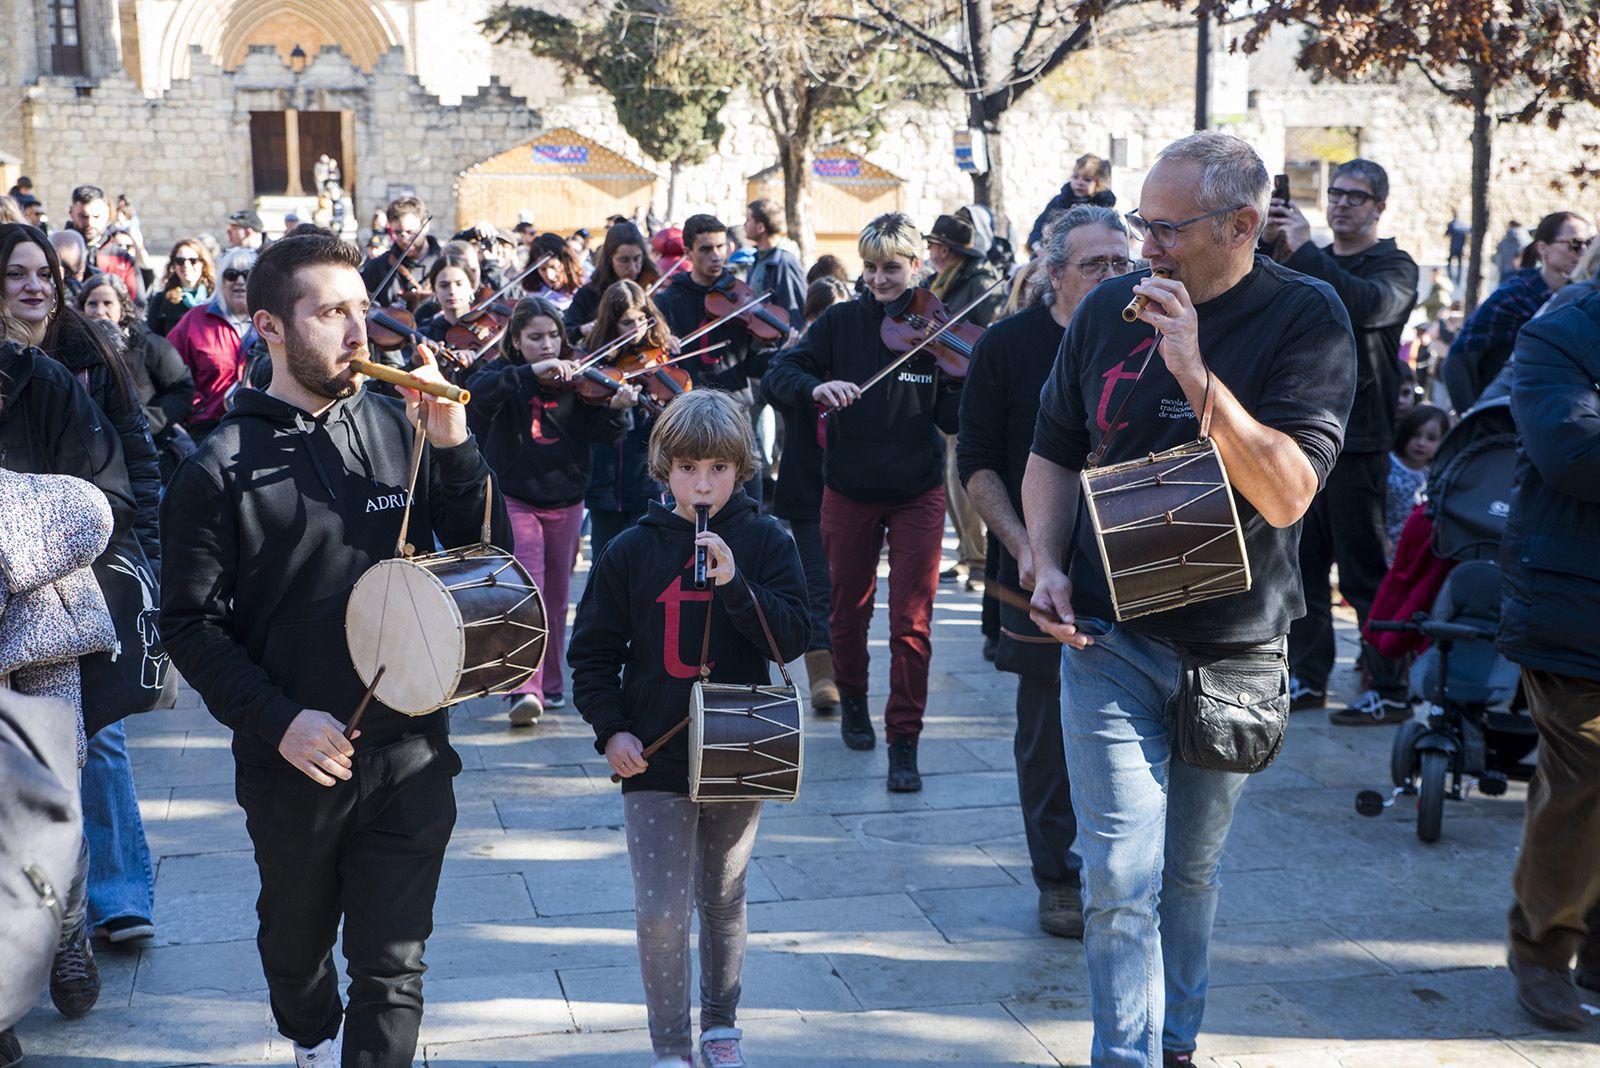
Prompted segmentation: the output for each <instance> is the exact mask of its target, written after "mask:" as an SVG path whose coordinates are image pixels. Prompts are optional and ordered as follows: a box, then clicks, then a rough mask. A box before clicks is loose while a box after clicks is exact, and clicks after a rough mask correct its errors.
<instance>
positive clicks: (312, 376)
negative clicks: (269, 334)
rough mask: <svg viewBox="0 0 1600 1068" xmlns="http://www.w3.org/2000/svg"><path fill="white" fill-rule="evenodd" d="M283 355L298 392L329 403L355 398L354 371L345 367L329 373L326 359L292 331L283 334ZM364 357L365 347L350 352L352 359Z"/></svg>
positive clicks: (328, 362)
mask: <svg viewBox="0 0 1600 1068" xmlns="http://www.w3.org/2000/svg"><path fill="white" fill-rule="evenodd" d="M283 354H284V358H285V362H286V363H287V364H288V370H289V377H290V378H292V379H294V380H295V382H296V383H297V384H298V385H299V386H300V387H301V388H302V389H305V390H307V391H309V392H310V393H312V394H313V395H314V396H318V397H322V398H324V399H325V400H331V401H336V400H343V399H345V398H346V397H353V396H355V392H356V390H357V388H359V387H358V386H357V385H356V383H355V372H353V371H352V370H350V368H349V367H345V368H344V369H343V370H332V369H331V368H330V366H329V364H330V361H329V360H328V358H327V357H326V356H324V355H323V354H322V353H320V352H318V351H317V350H316V348H315V347H314V346H312V345H309V344H307V343H306V342H305V340H304V339H302V338H301V337H300V336H299V335H298V334H296V333H295V332H294V330H293V329H289V330H285V331H284V336H283ZM366 355H367V350H366V349H365V348H363V349H360V350H359V351H357V352H355V353H352V356H359V357H362V358H363V359H365V358H366Z"/></svg>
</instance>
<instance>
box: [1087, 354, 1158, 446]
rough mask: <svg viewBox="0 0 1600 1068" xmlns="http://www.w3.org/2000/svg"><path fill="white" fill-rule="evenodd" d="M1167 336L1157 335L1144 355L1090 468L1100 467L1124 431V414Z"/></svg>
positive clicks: (1101, 440)
mask: <svg viewBox="0 0 1600 1068" xmlns="http://www.w3.org/2000/svg"><path fill="white" fill-rule="evenodd" d="M1166 336H1167V335H1165V334H1160V333H1158V334H1156V343H1155V344H1154V345H1151V346H1150V351H1149V352H1147V353H1145V354H1144V363H1142V364H1140V365H1139V373H1138V374H1136V375H1134V376H1133V385H1131V386H1129V387H1128V393H1127V395H1126V396H1125V397H1123V398H1122V403H1121V404H1119V405H1117V411H1116V414H1115V415H1113V416H1112V417H1111V425H1110V426H1108V427H1106V433H1105V437H1103V438H1101V439H1100V447H1099V448H1098V449H1096V450H1094V455H1093V456H1091V457H1089V466H1090V467H1099V466H1100V461H1101V460H1104V459H1105V457H1106V450H1107V449H1109V448H1111V440H1112V439H1113V438H1115V437H1116V436H1117V431H1119V430H1121V429H1122V413H1123V412H1126V411H1127V410H1128V402H1129V401H1131V400H1133V395H1134V393H1136V392H1137V391H1138V389H1139V383H1140V382H1141V381H1142V380H1143V379H1144V373H1145V372H1146V371H1148V370H1149V369H1150V361H1151V360H1153V359H1155V356H1156V353H1157V352H1158V351H1160V349H1161V342H1162V341H1163V340H1165V338H1166Z"/></svg>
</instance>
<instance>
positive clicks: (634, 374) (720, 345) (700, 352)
mask: <svg viewBox="0 0 1600 1068" xmlns="http://www.w3.org/2000/svg"><path fill="white" fill-rule="evenodd" d="M731 344H733V342H731V341H719V342H717V343H716V344H715V345H706V346H704V347H703V348H698V349H695V350H694V351H693V352H685V353H683V354H682V355H679V356H674V357H673V358H672V359H670V360H662V361H661V362H660V363H653V364H651V365H650V366H649V367H642V368H640V369H639V370H637V371H629V372H628V373H627V374H626V375H624V376H623V377H624V378H626V379H633V378H638V377H639V376H641V375H647V374H649V373H650V372H651V371H657V370H660V369H661V368H663V367H671V366H672V365H673V364H675V363H682V362H683V361H684V360H687V359H688V358H689V357H691V356H704V355H705V354H706V353H708V352H716V351H717V350H718V349H725V348H727V347H728V346H729V345H731Z"/></svg>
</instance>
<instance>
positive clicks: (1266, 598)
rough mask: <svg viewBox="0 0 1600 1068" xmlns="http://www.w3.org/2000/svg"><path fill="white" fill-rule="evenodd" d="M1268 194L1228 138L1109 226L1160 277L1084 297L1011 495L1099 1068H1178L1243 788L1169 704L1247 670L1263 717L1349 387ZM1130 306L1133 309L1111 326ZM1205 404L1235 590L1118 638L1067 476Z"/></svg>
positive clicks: (1213, 138)
mask: <svg viewBox="0 0 1600 1068" xmlns="http://www.w3.org/2000/svg"><path fill="white" fill-rule="evenodd" d="M1267 196H1268V179H1267V171H1266V168H1265V167H1264V166H1263V165H1262V163H1261V160H1260V158H1259V157H1258V156H1257V155H1256V154H1255V152H1254V151H1253V150H1252V149H1251V148H1250V146H1249V145H1247V144H1246V143H1245V142H1243V141H1240V140H1239V139H1238V138H1235V137H1229V136H1227V135H1224V134H1216V133H1197V134H1193V135H1191V136H1189V137H1186V138H1184V139H1183V140H1181V141H1178V142H1176V143H1175V144H1172V145H1170V146H1168V147H1167V149H1166V150H1165V151H1164V152H1162V154H1161V156H1160V158H1159V159H1158V160H1157V161H1156V164H1155V166H1154V167H1153V168H1152V169H1151V171H1150V174H1149V176H1148V177H1147V178H1146V179H1145V183H1144V187H1143V190H1142V192H1141V197H1140V201H1139V208H1138V210H1137V211H1136V212H1133V213H1131V214H1129V215H1128V216H1127V223H1128V227H1129V230H1130V231H1131V232H1132V234H1133V235H1134V237H1136V238H1138V239H1139V240H1140V241H1142V243H1143V244H1142V248H1141V252H1142V254H1143V255H1144V257H1145V258H1147V259H1148V260H1149V261H1150V264H1151V267H1152V268H1154V269H1157V270H1160V271H1162V272H1164V273H1165V274H1166V277H1156V276H1155V275H1154V274H1153V273H1144V272H1137V273H1134V274H1131V275H1128V276H1125V277H1122V278H1113V279H1110V280H1108V281H1105V282H1102V283H1101V284H1100V285H1098V286H1096V287H1095V288H1094V289H1093V290H1091V291H1090V292H1089V294H1088V295H1087V296H1086V297H1084V298H1083V301H1082V303H1081V304H1079V306H1078V310H1077V312H1076V314H1075V315H1074V316H1073V317H1072V321H1071V324H1070V325H1069V326H1068V327H1067V332H1066V336H1065V337H1064V338H1063V339H1062V342H1061V347H1060V350H1059V352H1058V354H1057V356H1056V361H1055V367H1054V369H1053V370H1052V371H1051V374H1050V378H1049V381H1048V382H1047V383H1046V384H1045V387H1044V393H1043V396H1042V398H1041V401H1040V407H1039V419H1038V424H1037V426H1036V428H1035V431H1034V439H1033V454H1032V455H1031V456H1030V457H1029V458H1028V466H1027V472H1026V474H1025V475H1024V477H1023V483H1022V504H1023V515H1024V518H1025V520H1026V523H1027V530H1028V536H1029V541H1030V547H1031V551H1032V556H1033V564H1034V570H1035V572H1036V576H1037V577H1036V585H1035V588H1034V594H1033V600H1032V613H1031V614H1032V618H1033V620H1034V622H1035V623H1036V624H1037V625H1038V626H1039V627H1040V629H1041V630H1042V631H1044V633H1046V634H1049V635H1050V636H1052V637H1054V638H1056V639H1057V640H1058V641H1060V642H1062V643H1063V646H1064V648H1063V650H1062V657H1061V718H1062V734H1063V740H1064V747H1065V751H1066V764H1067V770H1068V774H1069V776H1070V778H1071V780H1072V808H1073V812H1074V814H1075V815H1076V817H1077V852H1078V854H1079V856H1081V857H1082V859H1083V868H1082V880H1083V896H1084V902H1083V913H1084V951H1085V957H1086V962H1087V966H1088V974H1089V1002H1090V1012H1091V1015H1092V1016H1093V1019H1094V1048H1093V1060H1094V1064H1095V1065H1096V1066H1097V1068H1150V1066H1151V1065H1156V1064H1163V1065H1186V1064H1192V1063H1193V1062H1194V1049H1195V1037H1196V1035H1198V1033H1199V1031H1200V1023H1201V1018H1202V1016H1203V1015H1204V1012H1205V999H1206V988H1207V984H1208V980H1209V964H1208V953H1209V946H1210V941H1211V928H1212V922H1213V920H1214V918H1215V916H1216V910H1217V900H1218V895H1219V884H1218V879H1217V873H1218V869H1219V867H1220V862H1221V857H1222V848H1223V844H1224V842H1225V841H1226V840H1227V837H1228V830H1229V828H1230V827H1231V825H1232V822H1233V812H1234V807H1235V805H1236V804H1237V802H1238V800H1239V796H1240V794H1241V793H1242V791H1243V789H1244V783H1245V775H1244V774H1242V773H1239V772H1234V771H1225V770H1219V769H1218V768H1217V767H1216V766H1214V765H1215V764H1216V763H1217V762H1216V761H1206V760H1203V759H1201V757H1200V756H1199V755H1198V754H1196V753H1194V752H1192V751H1191V753H1190V755H1191V757H1192V758H1193V759H1194V760H1195V763H1188V762H1186V761H1185V760H1184V759H1183V758H1182V757H1181V756H1180V755H1179V746H1178V744H1177V740H1176V737H1177V736H1176V728H1177V726H1178V725H1179V723H1178V717H1180V716H1188V715H1191V714H1190V713H1186V712H1185V711H1184V708H1183V703H1182V702H1180V701H1179V700H1178V698H1179V696H1180V687H1181V685H1182V684H1183V682H1184V680H1185V678H1186V677H1187V676H1190V675H1192V674H1193V673H1194V667H1193V665H1194V663H1195V661H1200V662H1205V663H1214V664H1218V665H1221V664H1223V663H1226V664H1227V665H1230V666H1238V665H1241V664H1245V663H1248V664H1249V665H1250V667H1251V668H1252V672H1251V674H1252V677H1256V678H1257V681H1259V682H1260V684H1261V685H1260V692H1258V694H1257V696H1256V697H1254V698H1246V697H1245V696H1244V695H1242V694H1241V695H1240V700H1247V701H1249V702H1252V703H1253V702H1256V701H1259V702H1261V703H1262V704H1263V705H1264V706H1265V708H1264V709H1263V711H1268V712H1276V713H1280V714H1281V710H1282V708H1283V705H1284V704H1286V702H1287V695H1286V690H1287V670H1286V667H1285V663H1284V658H1283V656H1284V644H1285V642H1284V638H1285V635H1286V634H1287V632H1288V630H1289V624H1290V622H1291V621H1292V620H1293V619H1294V618H1295V617H1297V616H1299V615H1300V614H1301V612H1302V611H1304V604H1303V602H1302V598H1301V590H1300V581H1299V576H1298V574H1297V567H1296V554H1297V550H1298V542H1299V537H1300V528H1299V520H1300V518H1301V517H1302V516H1303V515H1304V514H1305V513H1306V510H1307V509H1308V508H1310V507H1311V502H1312V499H1313V498H1314V497H1315V495H1316V493H1317V491H1318V490H1319V489H1320V488H1321V486H1322V483H1323V480H1324V479H1325V478H1326V477H1327V474H1328V472H1329V471H1330V470H1331V469H1332V468H1333V464H1334V460H1335V459H1336V457H1337V456H1338V453H1339V448H1340V445H1341V443H1342V441H1343V437H1344V423H1345V420H1346V419H1347V418H1348V416H1349V412H1350V401H1351V397H1352V395H1353V393H1354V389H1355V376H1356V370H1355V364H1356V356H1355V341H1354V338H1353V337H1352V335H1351V332H1350V321H1349V317H1348V316H1347V315H1346V314H1345V310H1344V306H1343V305H1342V304H1341V303H1340V301H1339V298H1338V295H1337V294H1335V293H1334V291H1333V289H1332V288H1331V287H1329V286H1328V285H1327V284H1326V283H1324V282H1321V281H1318V280H1316V279H1313V278H1308V277H1307V276H1305V275H1302V274H1299V273H1296V272H1294V271H1291V270H1289V269H1288V268H1286V267H1282V266H1280V265H1278V264H1276V263H1273V262H1272V261H1271V260H1269V259H1267V258H1264V257H1258V256H1256V255H1255V245H1256V238H1257V237H1258V236H1259V234H1260V232H1261V227H1262V223H1263V222H1264V221H1265V218H1266V214H1267ZM1132 296H1143V297H1145V298H1146V299H1147V300H1148V303H1147V304H1146V305H1145V306H1144V307H1143V309H1142V310H1140V311H1139V312H1138V315H1137V318H1136V319H1135V320H1134V321H1133V322H1126V321H1124V319H1123V317H1122V311H1123V309H1124V307H1125V306H1127V305H1128V304H1129V298H1130V297H1132ZM1141 368H1143V373H1142V374H1141ZM1207 409H1209V412H1210V426H1209V433H1210V439H1211V441H1212V442H1213V443H1214V444H1215V445H1216V447H1217V449H1218V451H1219V453H1220V455H1221V458H1222V460H1223V462H1224V463H1225V464H1226V467H1227V472H1228V475H1229V477H1230V478H1231V481H1232V487H1233V498H1234V506H1235V507H1236V508H1237V510H1238V515H1239V518H1240V520H1241V521H1242V523H1243V541H1244V549H1245V553H1246V555H1247V557H1248V560H1249V565H1250V573H1251V575H1252V577H1253V583H1252V585H1251V586H1250V588H1249V589H1248V590H1247V591H1245V592H1242V593H1236V594H1232V595H1228V596H1222V597H1216V598H1212V599H1210V600H1206V601H1203V602H1200V603H1189V604H1185V605H1182V606H1179V607H1174V608H1168V609H1166V610H1163V611H1157V612H1153V613H1150V614H1147V615H1142V616H1139V617H1137V618H1134V619H1131V620H1127V621H1122V622H1118V621H1116V611H1115V609H1114V608H1113V603H1112V599H1111V594H1110V589H1109V583H1108V580H1107V576H1106V567H1105V564H1104V562H1103V559H1102V556H1101V552H1100V547H1099V544H1098V542H1097V539H1096V537H1095V536H1094V532H1093V531H1092V530H1091V529H1090V527H1089V524H1087V523H1085V522H1080V521H1079V517H1080V514H1081V513H1082V511H1083V508H1082V504H1083V501H1082V499H1081V491H1080V483H1079V472H1080V471H1082V470H1083V469H1084V468H1085V466H1086V465H1087V464H1088V463H1089V462H1090V457H1091V456H1095V454H1096V453H1097V452H1104V455H1103V456H1095V459H1096V460H1099V461H1103V462H1104V463H1105V464H1108V465H1109V464H1114V463H1117V462H1119V461H1123V460H1128V459H1133V458H1136V457H1142V456H1144V455H1146V454H1147V453H1152V452H1159V451H1163V450H1166V449H1169V448H1173V447H1176V446H1179V445H1184V444H1187V443H1190V442H1193V441H1194V440H1195V439H1196V437H1197V436H1199V433H1200V425H1199V422H1198V419H1197V416H1196V413H1198V412H1201V411H1203V410H1207ZM1113 427H1115V436H1114V437H1109V438H1108V434H1111V433H1112V432H1113V431H1112V428H1113ZM1105 441H1110V442H1111V445H1110V446H1109V447H1108V448H1106V449H1103V450H1102V449H1100V448H1099V447H1100V445H1101V444H1102V442H1105ZM1242 688H1243V687H1240V689H1241V690H1242ZM1202 765H1212V766H1202Z"/></svg>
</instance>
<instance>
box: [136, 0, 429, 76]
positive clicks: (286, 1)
mask: <svg viewBox="0 0 1600 1068" xmlns="http://www.w3.org/2000/svg"><path fill="white" fill-rule="evenodd" d="M404 43H405V36H404V34H403V33H402V32H401V30H400V27H398V26H397V25H395V23H394V21H393V20H392V19H391V18H390V17H389V15H388V13H387V12H386V11H384V9H383V8H382V6H380V5H378V4H371V3H366V2H365V0H266V2H264V3H263V2H258V0H181V2H180V4H179V5H178V9H177V10H176V11H175V12H174V13H173V15H172V17H171V19H170V20H169V21H168V22H167V24H166V28H165V30H164V32H163V33H162V36H161V47H160V52H159V54H158V57H157V67H158V70H159V72H160V74H161V80H160V83H159V84H158V85H155V86H147V87H146V88H147V89H148V88H161V89H164V88H166V87H167V86H168V85H170V84H171V83H172V82H174V81H181V80H182V79H185V78H188V77H189V74H190V51H189V50H190V48H192V47H196V46H198V47H199V48H200V50H201V51H202V52H204V53H205V54H206V55H207V56H208V57H210V58H211V60H212V61H213V62H215V63H216V64H217V65H218V66H219V67H221V68H222V69H223V70H228V71H231V70H234V69H236V68H237V67H238V66H239V64H240V63H242V62H243V61H244V58H245V55H246V54H247V53H248V51H249V49H250V46H251V45H270V46H271V47H272V48H274V49H275V50H277V52H278V54H279V55H280V56H282V57H283V61H284V62H285V63H288V62H289V56H290V53H291V52H292V51H293V49H294V47H295V46H296V45H299V46H300V48H301V49H303V50H304V52H305V53H306V55H307V56H315V55H316V54H317V51H318V49H320V48H321V47H322V46H323V45H329V44H331V45H335V46H337V47H338V48H339V50H340V51H342V52H343V53H344V54H345V56H347V57H348V58H349V59H350V61H351V62H352V63H354V64H355V65H356V66H357V67H359V68H360V69H361V70H363V71H366V72H370V71H371V70H372V68H373V65H374V64H376V63H377V61H378V57H379V56H381V55H383V54H384V53H385V52H387V51H388V50H389V49H390V48H392V47H395V46H397V45H401V46H403V45H404Z"/></svg>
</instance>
